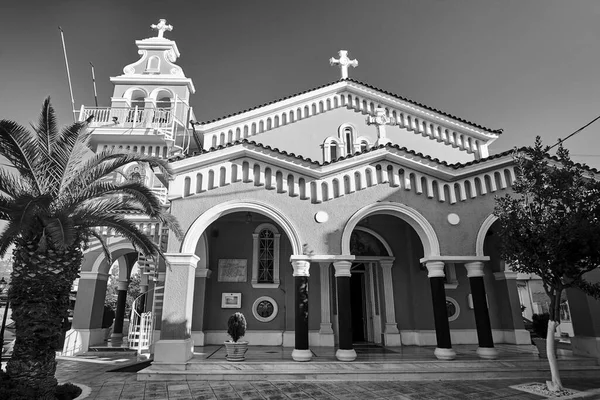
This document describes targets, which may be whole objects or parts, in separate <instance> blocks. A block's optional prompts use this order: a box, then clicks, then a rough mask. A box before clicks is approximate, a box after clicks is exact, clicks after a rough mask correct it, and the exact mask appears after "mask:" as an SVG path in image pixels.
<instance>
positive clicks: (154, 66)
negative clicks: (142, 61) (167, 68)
mask: <svg viewBox="0 0 600 400" xmlns="http://www.w3.org/2000/svg"><path fill="white" fill-rule="evenodd" d="M159 65H160V60H159V59H158V57H156V56H152V57H150V58H149V59H148V63H147V64H146V72H159Z"/></svg>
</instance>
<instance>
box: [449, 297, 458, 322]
mask: <svg viewBox="0 0 600 400" xmlns="http://www.w3.org/2000/svg"><path fill="white" fill-rule="evenodd" d="M446 313H447V314H448V321H454V320H455V319H456V318H458V315H459V314H460V307H459V306H458V302H457V301H456V300H454V299H453V298H452V297H446Z"/></svg>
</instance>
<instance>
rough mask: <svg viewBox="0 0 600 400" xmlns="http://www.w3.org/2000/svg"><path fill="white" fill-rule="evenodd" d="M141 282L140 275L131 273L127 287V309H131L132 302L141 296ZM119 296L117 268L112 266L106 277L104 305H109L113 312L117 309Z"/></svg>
mask: <svg viewBox="0 0 600 400" xmlns="http://www.w3.org/2000/svg"><path fill="white" fill-rule="evenodd" d="M141 282H142V275H141V274H140V273H139V270H138V271H137V272H132V273H131V277H130V278H129V285H128V286H127V300H126V301H127V309H129V310H130V309H131V305H132V304H133V301H134V300H135V299H136V298H137V297H138V296H139V295H140V294H142V291H141V288H140V284H141ZM118 295H119V266H118V265H114V264H113V267H112V268H111V269H110V274H109V275H108V283H107V285H106V298H105V300H104V304H106V305H109V306H110V307H111V308H112V309H113V310H116V309H117V296H118Z"/></svg>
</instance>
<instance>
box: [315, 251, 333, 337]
mask: <svg viewBox="0 0 600 400" xmlns="http://www.w3.org/2000/svg"><path fill="white" fill-rule="evenodd" d="M330 265H331V263H330V262H321V263H319V266H320V270H319V273H320V276H319V278H320V280H321V327H320V329H319V336H320V337H321V343H319V345H320V346H331V347H333V344H334V340H333V329H332V327H331V304H330V296H331V294H330V282H329V266H330Z"/></svg>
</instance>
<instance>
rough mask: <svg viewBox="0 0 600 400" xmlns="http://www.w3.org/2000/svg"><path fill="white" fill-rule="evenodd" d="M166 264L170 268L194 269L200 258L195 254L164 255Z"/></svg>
mask: <svg viewBox="0 0 600 400" xmlns="http://www.w3.org/2000/svg"><path fill="white" fill-rule="evenodd" d="M165 258H166V261H167V264H169V265H170V266H171V267H192V268H196V266H197V265H198V261H200V257H198V256H197V255H195V254H186V253H166V254H165Z"/></svg>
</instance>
